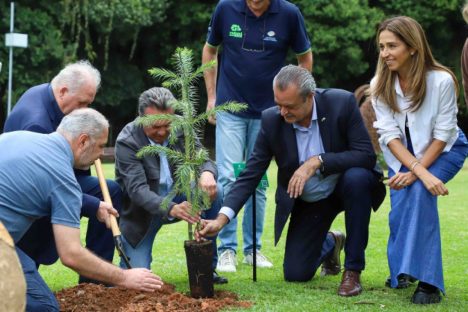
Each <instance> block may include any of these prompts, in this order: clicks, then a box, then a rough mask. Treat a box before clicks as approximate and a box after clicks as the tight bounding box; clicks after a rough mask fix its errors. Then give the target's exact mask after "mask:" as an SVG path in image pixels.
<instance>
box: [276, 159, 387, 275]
mask: <svg viewBox="0 0 468 312" xmlns="http://www.w3.org/2000/svg"><path fill="white" fill-rule="evenodd" d="M378 183H379V182H378V176H377V175H376V174H375V173H374V172H372V171H370V170H367V169H364V168H350V169H348V170H346V171H345V172H344V173H342V175H341V177H340V179H339V180H338V183H337V185H336V187H335V190H334V192H333V193H332V194H331V195H330V196H329V197H328V198H326V199H323V200H320V201H317V202H314V203H306V202H304V201H302V200H296V204H295V206H294V208H293V210H292V212H291V218H290V222H289V228H288V234H287V238H286V250H285V255H284V263H283V270H284V278H285V280H287V281H308V280H310V279H311V278H312V277H313V276H314V274H315V272H316V271H317V269H318V267H319V266H320V264H321V263H322V262H323V261H324V260H325V259H326V258H327V257H328V256H330V255H331V253H332V251H333V248H334V246H335V242H334V239H333V236H332V235H331V234H328V235H327V232H328V231H329V229H330V226H331V224H332V223H333V220H334V219H335V217H336V216H337V215H338V213H340V212H341V211H344V213H345V225H346V235H347V237H346V243H345V256H346V257H345V265H344V266H345V268H346V269H347V270H354V271H361V270H363V269H364V267H365V249H366V247H367V241H368V235H369V220H370V213H371V202H372V192H373V190H374V189H375V188H376V186H377V185H378Z"/></svg>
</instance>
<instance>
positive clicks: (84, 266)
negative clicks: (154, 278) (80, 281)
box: [62, 246, 124, 286]
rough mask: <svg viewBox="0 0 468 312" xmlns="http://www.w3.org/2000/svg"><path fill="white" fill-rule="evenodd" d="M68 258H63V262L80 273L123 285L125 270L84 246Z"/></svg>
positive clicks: (105, 281) (107, 282)
mask: <svg viewBox="0 0 468 312" xmlns="http://www.w3.org/2000/svg"><path fill="white" fill-rule="evenodd" d="M67 259H68V260H65V261H64V260H62V262H64V263H63V264H64V265H65V266H67V267H69V268H71V269H72V270H74V271H76V272H77V273H79V274H80V275H83V276H86V277H88V278H91V279H95V280H98V281H101V282H104V283H106V284H111V285H116V286H123V283H124V272H123V270H122V269H121V268H119V267H117V266H115V265H113V264H111V263H109V262H106V261H104V260H102V259H100V258H98V257H97V256H95V255H94V254H92V253H91V252H90V251H89V250H87V249H86V248H84V247H81V246H80V247H79V248H78V250H76V251H75V252H72V254H71V255H69V256H68V257H67Z"/></svg>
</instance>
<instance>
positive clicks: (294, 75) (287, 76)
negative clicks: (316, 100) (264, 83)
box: [273, 65, 317, 101]
mask: <svg viewBox="0 0 468 312" xmlns="http://www.w3.org/2000/svg"><path fill="white" fill-rule="evenodd" d="M290 84H293V85H295V86H297V88H298V89H299V95H300V96H301V97H302V98H303V100H304V101H305V99H306V98H307V96H308V95H309V94H311V93H315V89H316V88H317V85H316V84H315V79H314V77H313V76H312V74H311V73H310V72H309V71H308V70H307V69H305V68H303V67H300V66H296V65H287V66H284V67H283V68H281V70H280V71H279V73H278V74H276V76H275V78H274V79H273V88H275V87H276V88H278V89H280V90H281V91H284V90H286V89H287V88H288V87H289V85H290Z"/></svg>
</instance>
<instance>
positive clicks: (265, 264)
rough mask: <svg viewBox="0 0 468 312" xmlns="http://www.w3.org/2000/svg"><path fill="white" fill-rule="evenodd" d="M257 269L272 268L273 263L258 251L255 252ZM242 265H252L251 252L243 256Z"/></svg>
mask: <svg viewBox="0 0 468 312" xmlns="http://www.w3.org/2000/svg"><path fill="white" fill-rule="evenodd" d="M256 260H257V267H258V268H272V267H273V263H271V262H270V260H268V259H267V257H265V256H264V255H263V254H262V253H261V252H260V250H257V259H256ZM242 263H245V264H248V265H253V252H250V253H248V254H246V255H245V256H244V261H242Z"/></svg>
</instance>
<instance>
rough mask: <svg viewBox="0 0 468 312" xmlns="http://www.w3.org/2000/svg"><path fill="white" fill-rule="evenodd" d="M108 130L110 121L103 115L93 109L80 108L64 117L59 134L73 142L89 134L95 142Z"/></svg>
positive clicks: (59, 127) (58, 129)
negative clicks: (82, 135)
mask: <svg viewBox="0 0 468 312" xmlns="http://www.w3.org/2000/svg"><path fill="white" fill-rule="evenodd" d="M108 128H109V121H107V119H106V117H104V115H103V114H101V113H100V112H98V111H97V110H95V109H92V108H79V109H75V110H74V111H72V112H71V113H70V114H68V115H66V116H65V117H63V119H62V121H61V122H60V125H59V126H58V128H57V132H58V133H60V134H62V135H63V136H65V137H66V138H68V139H71V140H73V139H76V138H77V137H78V136H80V135H81V134H87V135H89V137H90V138H91V140H92V141H95V139H97V138H98V137H99V136H101V135H102V132H103V131H104V130H105V129H108Z"/></svg>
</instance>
